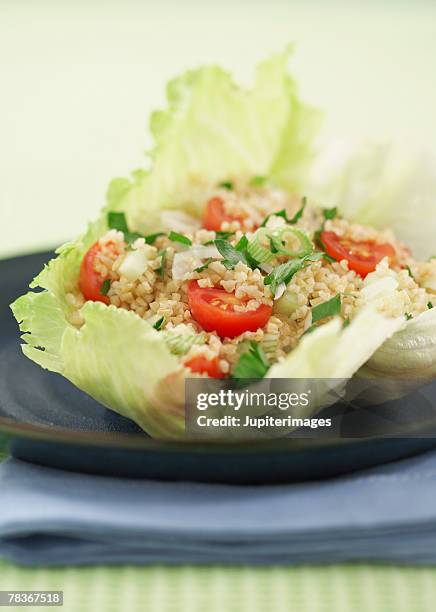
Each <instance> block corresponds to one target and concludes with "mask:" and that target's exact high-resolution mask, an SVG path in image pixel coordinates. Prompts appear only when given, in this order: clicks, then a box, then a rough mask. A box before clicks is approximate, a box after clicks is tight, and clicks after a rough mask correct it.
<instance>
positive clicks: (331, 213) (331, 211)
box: [322, 206, 338, 221]
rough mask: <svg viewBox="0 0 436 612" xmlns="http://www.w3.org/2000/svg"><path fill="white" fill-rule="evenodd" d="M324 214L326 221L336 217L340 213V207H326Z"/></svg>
mask: <svg viewBox="0 0 436 612" xmlns="http://www.w3.org/2000/svg"><path fill="white" fill-rule="evenodd" d="M322 214H323V215H324V219H325V220H326V221H327V219H334V218H335V217H337V215H338V209H337V208H336V206H335V207H334V208H324V210H323V211H322Z"/></svg>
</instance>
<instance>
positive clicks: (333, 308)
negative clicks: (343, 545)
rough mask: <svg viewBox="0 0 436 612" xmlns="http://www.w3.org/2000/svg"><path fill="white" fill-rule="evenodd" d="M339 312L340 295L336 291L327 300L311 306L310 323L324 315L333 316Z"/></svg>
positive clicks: (323, 317) (322, 317)
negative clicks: (335, 293)
mask: <svg viewBox="0 0 436 612" xmlns="http://www.w3.org/2000/svg"><path fill="white" fill-rule="evenodd" d="M340 312H341V295H340V293H338V294H337V295H335V296H334V297H332V298H331V299H330V300H327V302H323V303H322V304H318V306H314V307H313V308H312V323H316V322H317V321H320V320H321V319H325V317H334V316H335V315H338V314H340Z"/></svg>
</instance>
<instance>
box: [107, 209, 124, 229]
mask: <svg viewBox="0 0 436 612" xmlns="http://www.w3.org/2000/svg"><path fill="white" fill-rule="evenodd" d="M107 224H108V226H109V229H114V230H118V231H119V232H124V233H126V232H127V233H128V231H129V228H128V227H127V221H126V215H125V214H124V213H123V212H108V214H107Z"/></svg>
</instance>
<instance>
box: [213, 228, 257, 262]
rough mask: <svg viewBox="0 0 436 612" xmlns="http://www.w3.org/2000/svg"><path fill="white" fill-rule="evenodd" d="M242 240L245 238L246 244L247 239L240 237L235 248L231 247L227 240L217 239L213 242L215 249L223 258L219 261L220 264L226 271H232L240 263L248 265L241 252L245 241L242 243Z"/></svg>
mask: <svg viewBox="0 0 436 612" xmlns="http://www.w3.org/2000/svg"><path fill="white" fill-rule="evenodd" d="M243 238H245V240H246V241H247V243H248V240H247V238H246V237H245V236H242V238H241V240H239V242H238V244H237V245H236V247H233V246H232V245H231V244H230V242H228V241H227V240H223V239H222V238H217V239H216V240H214V244H215V246H216V248H217V249H218V251H219V252H220V254H221V255H222V256H223V258H224V259H222V260H221V263H222V264H223V266H225V267H226V268H227V269H228V270H232V269H233V268H234V267H235V266H236V264H238V263H239V262H240V261H242V263H244V264H245V265H247V266H248V265H249V264H248V260H247V258H246V256H245V253H244V250H243V249H244V246H245V244H244V243H245V241H243ZM238 247H239V248H238ZM241 247H242V248H241Z"/></svg>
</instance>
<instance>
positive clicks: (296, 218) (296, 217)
mask: <svg viewBox="0 0 436 612" xmlns="http://www.w3.org/2000/svg"><path fill="white" fill-rule="evenodd" d="M306 204H307V198H306V197H304V198H303V199H302V204H301V208H300V209H299V210H297V212H296V213H295V215H294V216H293V217H292V219H290V220H289V221H286V222H287V223H290V224H291V225H295V224H296V223H297V222H298V221H299V220H300V219H301V217H302V216H303V213H304V209H305V208H306Z"/></svg>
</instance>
